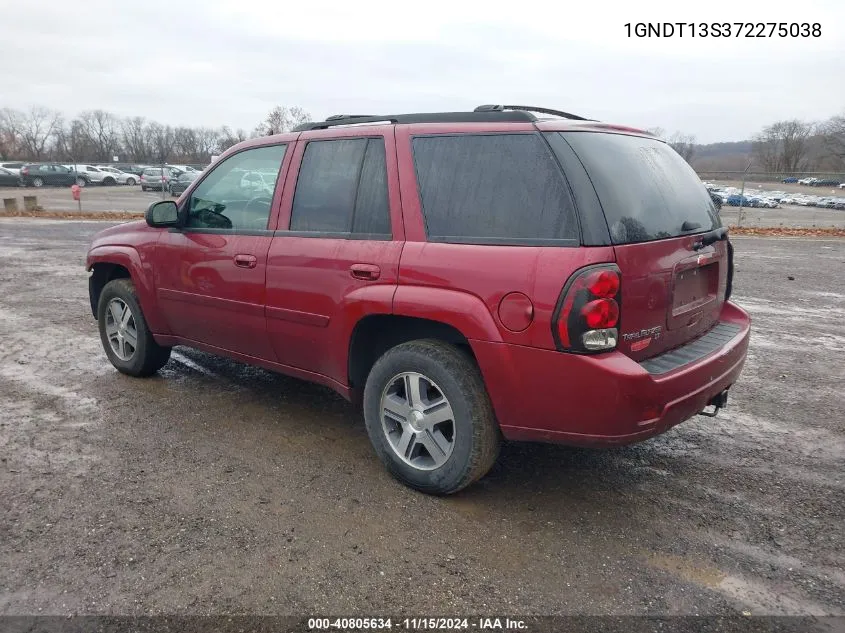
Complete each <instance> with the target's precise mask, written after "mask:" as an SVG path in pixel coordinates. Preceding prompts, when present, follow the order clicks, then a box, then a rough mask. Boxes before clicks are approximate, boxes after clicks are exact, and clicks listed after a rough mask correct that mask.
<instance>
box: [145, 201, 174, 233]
mask: <svg viewBox="0 0 845 633" xmlns="http://www.w3.org/2000/svg"><path fill="white" fill-rule="evenodd" d="M144 217H145V218H146V220H147V224H148V225H150V226H152V227H154V228H162V227H167V226H177V225H178V224H179V207H177V206H176V203H175V202H173V200H160V201H158V202H153V203H152V204H151V205H150V206H149V207H148V208H147V212H146V214H144Z"/></svg>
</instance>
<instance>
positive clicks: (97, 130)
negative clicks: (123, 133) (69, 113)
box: [79, 110, 120, 161]
mask: <svg viewBox="0 0 845 633" xmlns="http://www.w3.org/2000/svg"><path fill="white" fill-rule="evenodd" d="M79 122H80V123H81V124H82V129H83V131H84V132H85V135H86V136H87V137H88V140H89V141H90V143H91V147H92V149H93V153H94V155H93V156H88V157H87V158H89V159H91V160H94V161H110V160H111V158H112V156H113V155H114V154H115V153H119V152H120V135H119V133H118V130H119V129H120V126H119V121H118V119H117V117H115V116H114V115H113V114H112V113H110V112H106V111H104V110H91V111H89V112H83V113H82V114H80V115H79Z"/></svg>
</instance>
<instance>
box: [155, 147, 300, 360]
mask: <svg viewBox="0 0 845 633" xmlns="http://www.w3.org/2000/svg"><path fill="white" fill-rule="evenodd" d="M286 150H287V144H279V145H269V146H262V147H255V148H250V149H245V150H243V151H241V152H238V153H236V154H232V155H231V156H229V157H228V158H226V159H224V160H223V161H221V162H220V163H218V164H217V165H215V166H214V167H213V169H212V170H211V171H210V173H208V174H207V175H205V176H204V177H203V179H202V180H201V181H200V183H199V184H198V185H197V186H196V188H194V190H193V191H192V192H191V195H190V197H188V198H187V199H186V200H183V201H182V205H181V208H180V215H181V217H182V218H183V226H182V227H181V228H178V229H170V230H168V231H166V232H164V233H163V234H162V236H161V239H160V240H159V242H158V245H157V258H156V268H157V269H156V271H155V272H156V292H157V294H158V299H159V305H160V306H161V310H162V312H163V313H164V316H165V319H166V320H167V323H168V325H169V326H170V330H171V332H172V333H173V334H175V335H176V336H179V337H180V338H183V339H186V340H187V341H197V342H199V343H204V344H206V345H211V346H214V347H216V348H220V349H223V350H227V351H231V352H236V353H239V354H244V355H247V356H252V357H255V358H261V359H266V360H274V358H275V355H274V354H273V350H272V346H271V345H270V343H269V339H268V336H267V327H266V323H265V318H264V308H265V304H266V301H265V279H266V272H267V252H268V250H269V248H270V242H271V239H272V234H273V232H272V231H270V230H268V222H269V220H270V215H271V210H272V209H273V208H275V207H276V206H277V205H276V204H274V199H275V198H274V196H275V189H276V187H278V188H279V190H281V188H282V180H283V178H280V177H279V174H280V172H281V173H284V172H283V170H282V165H283V162H284V157H285V153H286ZM252 173H259V174H261V175H262V176H263V180H262V181H261V182H262V186H260V187H257V186H255V182H256V181H255V180H254V179H251V178H247V177H246V176H248V175H249V174H252Z"/></svg>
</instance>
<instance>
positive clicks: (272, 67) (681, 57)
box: [0, 0, 845, 142]
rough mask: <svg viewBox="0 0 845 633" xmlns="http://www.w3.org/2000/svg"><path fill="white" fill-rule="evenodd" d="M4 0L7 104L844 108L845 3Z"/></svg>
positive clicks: (790, 112) (243, 110) (216, 115)
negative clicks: (674, 32) (782, 34)
mask: <svg viewBox="0 0 845 633" xmlns="http://www.w3.org/2000/svg"><path fill="white" fill-rule="evenodd" d="M287 4H288V3H285V2H283V1H282V0H168V1H160V0H108V1H100V0H83V1H82V2H70V3H68V2H65V1H60V0H48V1H45V2H39V3H33V2H24V1H21V0H0V51H1V52H2V59H3V63H2V64H0V107H4V106H8V107H16V108H25V107H28V106H30V105H33V104H38V105H44V106H48V107H51V108H55V109H59V110H61V111H63V112H64V113H65V114H67V115H74V114H77V113H78V112H80V111H82V110H86V109H94V108H102V109H105V110H109V111H112V112H114V113H116V114H119V115H122V116H124V115H141V116H145V117H148V118H151V119H155V120H159V121H161V122H163V123H170V124H174V125H181V124H189V125H208V126H219V125H223V124H228V125H230V126H233V127H243V128H246V129H252V128H253V127H254V126H255V125H256V124H257V123H258V122H259V121H260V120H261V119H262V118H263V116H264V115H265V114H266V112H267V111H268V110H270V108H272V107H273V106H274V105H276V104H283V105H301V106H302V107H304V108H305V109H306V110H307V111H309V112H310V113H311V114H312V115H313V116H314V117H315V118H323V117H325V116H327V115H330V114H336V113H354V114H360V113H378V114H385V113H394V112H419V111H436V110H462V109H471V108H472V107H474V106H476V105H479V104H481V103H519V104H530V105H544V106H547V107H555V108H560V109H562V110H566V111H569V112H575V113H578V114H581V115H584V116H588V117H590V118H598V119H601V120H605V121H612V122H615V123H624V124H630V125H636V126H641V127H652V126H660V127H662V128H664V129H666V130H668V131H674V130H680V131H683V132H686V133H690V134H695V135H696V136H697V138H698V140H699V142H716V141H728V140H741V139H744V138H748V137H749V136H750V135H752V134H753V133H755V132H756V131H758V130H759V129H760V128H761V127H762V126H763V125H766V124H767V123H770V122H772V121H775V120H779V119H784V118H796V117H797V118H801V119H808V120H822V119H825V118H827V117H829V116H831V115H833V114H837V113H842V112H845V1H843V0H802V1H800V2H799V1H798V0H790V1H789V2H783V1H780V0H765V1H749V0H742V1H740V0H731V1H724V0H710V1H708V2H702V3H695V4H693V3H692V2H678V1H670V2H657V1H649V0H644V1H640V2H637V1H634V0H631V1H627V2H620V1H616V0H614V1H607V0H593V1H591V2H572V1H570V2H564V1H562V0H558V1H557V2H545V1H544V2H538V1H536V0H532V1H529V2H518V1H517V2H515V1H514V0H508V1H507V2H502V3H501V4H499V1H498V0H488V1H487V2H472V3H470V2H463V1H462V0H451V1H449V2H441V1H440V0H431V1H427V2H422V3H420V2H415V3H403V2H401V0H394V1H393V2H383V1H381V0H374V1H371V2H352V1H349V0H347V1H345V2H343V3H336V2H334V1H327V0H321V1H319V2H300V3H298V5H297V6H295V7H294V6H286V5H287ZM749 21H750V22H787V23H790V22H796V21H797V22H811V23H812V22H818V23H820V24H821V33H822V35H821V37H819V38H791V37H787V38H773V39H768V38H766V39H745V38H741V39H736V38H731V39H724V38H722V39H715V38H712V37H708V38H700V37H696V38H690V37H688V36H687V35H688V34H686V33H685V37H684V38H682V39H681V38H678V37H674V38H670V39H666V38H663V39H654V38H651V39H637V38H628V37H627V32H626V29H625V27H624V25H625V23H627V22H632V23H637V22H696V23H697V22H708V23H711V22H719V23H722V22H749Z"/></svg>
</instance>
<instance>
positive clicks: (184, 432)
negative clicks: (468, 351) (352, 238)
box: [0, 219, 845, 615]
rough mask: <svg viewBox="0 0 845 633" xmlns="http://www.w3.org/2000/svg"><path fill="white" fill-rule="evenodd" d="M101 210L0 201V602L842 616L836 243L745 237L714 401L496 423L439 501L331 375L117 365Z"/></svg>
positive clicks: (0, 607)
mask: <svg viewBox="0 0 845 633" xmlns="http://www.w3.org/2000/svg"><path fill="white" fill-rule="evenodd" d="M105 226H107V225H106V224H103V223H82V222H58V221H54V222H50V221H37V220H12V219H5V220H0V297H2V298H1V299H0V569H2V573H0V615H10V614H34V613H41V614H47V613H50V614H73V613H100V614H102V613H108V614H136V615H139V614H150V613H152V614H156V613H165V614H177V615H178V614H219V613H265V614H300V615H302V614H305V615H309V614H310V615H314V614H317V615H319V614H341V615H343V614H347V615H348V614H362V615H373V614H378V613H411V614H427V615H451V614H456V613H464V614H466V613H490V612H495V613H521V614H679V613H680V614H735V613H741V612H746V613H753V614H812V615H823V614H840V615H841V614H845V548H843V543H845V468H843V467H845V420H843V417H845V416H844V415H843V411H845V389H843V381H844V380H845V363H843V362H842V359H843V354H845V285H844V284H843V281H842V280H843V278H845V240H814V239H759V238H737V239H736V240H735V243H736V252H737V256H736V257H737V266H738V271H737V277H736V291H735V292H736V299H737V301H738V302H739V303H740V304H741V305H743V306H744V307H746V308H747V309H748V310H749V311H750V312H751V314H752V317H753V319H754V333H753V337H752V342H751V349H750V354H749V358H748V362H747V364H746V368H745V372H744V374H743V377H742V378H741V380H740V382H739V383H738V384H737V385H736V386H735V387H734V389H733V390H732V396H731V402H730V407H729V408H728V409H726V410H725V411H723V412H722V413H721V414H720V416H719V417H718V418H717V419H710V418H703V417H698V418H695V419H693V420H691V421H689V422H687V423H685V424H682V425H680V426H679V427H676V428H675V429H673V430H672V431H670V432H669V433H667V434H665V435H664V436H662V437H659V438H656V439H654V440H651V441H648V442H645V443H642V444H639V445H635V446H631V447H626V448H619V449H613V450H604V451H599V450H584V449H572V448H565V447H558V446H544V445H509V446H506V447H505V449H504V450H503V454H502V456H501V459H500V460H499V462H498V464H497V465H496V467H495V468H494V470H493V471H492V472H491V474H490V475H489V476H488V477H486V478H485V479H483V480H482V481H481V482H479V483H478V484H476V485H474V486H473V487H471V488H469V489H467V490H466V491H464V492H462V493H461V494H459V495H457V496H454V497H450V498H434V497H427V496H424V495H421V494H418V493H415V492H413V491H411V490H409V489H407V488H404V487H403V486H401V485H399V484H398V483H396V482H394V481H393V480H392V479H391V478H390V477H389V475H388V474H387V473H386V471H385V470H384V469H383V468H382V467H381V465H380V464H379V463H378V462H377V460H376V459H375V457H374V455H373V453H372V451H371V450H370V446H369V444H368V440H367V436H366V433H365V431H364V427H363V424H362V420H361V416H360V414H359V412H358V411H356V410H355V409H354V408H353V407H352V406H351V405H349V404H347V403H346V402H344V401H343V400H342V399H340V398H339V397H337V396H335V395H334V394H332V393H330V392H329V391H327V390H325V389H323V388H320V387H317V386H312V385H310V384H306V383H303V382H299V381H297V380H294V379H290V378H286V377H283V376H279V375H274V374H271V373H268V372H266V371H262V370H259V369H254V368H250V367H247V366H245V365H241V364H238V363H235V362H231V361H228V360H223V359H220V358H215V357H213V356H210V355H207V354H204V353H200V352H196V351H192V350H189V349H178V350H177V351H175V352H174V354H173V358H172V360H171V361H170V363H169V364H168V365H167V367H166V368H165V369H164V370H163V371H162V372H161V374H160V375H159V376H157V377H154V378H151V379H146V380H140V379H132V378H128V377H125V376H122V375H120V374H118V373H117V372H116V371H115V370H114V369H112V367H111V366H110V365H109V363H108V362H107V361H106V358H105V355H104V354H103V352H102V350H101V348H100V343H99V339H98V336H97V332H96V327H95V323H94V321H93V319H92V317H91V314H90V311H89V309H88V299H87V276H86V273H85V271H84V270H83V258H84V253H85V249H86V246H87V243H88V241H89V240H90V237H91V235H92V234H93V233H94V232H95V231H96V230H99V229H101V228H103V227H105ZM792 278H794V279H792ZM561 405H562V408H564V407H565V403H561Z"/></svg>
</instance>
